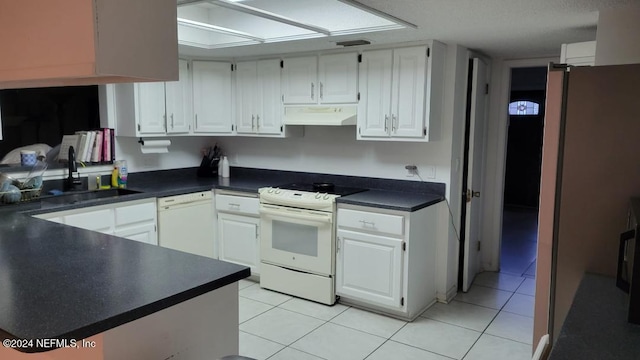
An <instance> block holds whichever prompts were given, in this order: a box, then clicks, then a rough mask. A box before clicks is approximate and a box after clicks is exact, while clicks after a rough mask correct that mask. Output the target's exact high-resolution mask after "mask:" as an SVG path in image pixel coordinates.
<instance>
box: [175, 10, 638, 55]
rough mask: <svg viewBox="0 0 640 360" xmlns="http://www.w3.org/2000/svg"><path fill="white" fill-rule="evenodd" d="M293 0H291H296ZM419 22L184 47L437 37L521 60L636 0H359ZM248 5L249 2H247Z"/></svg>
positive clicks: (592, 28) (578, 35)
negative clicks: (379, 28) (603, 12)
mask: <svg viewBox="0 0 640 360" xmlns="http://www.w3.org/2000/svg"><path fill="white" fill-rule="evenodd" d="M292 1H293V0H292ZM358 2H360V3H362V4H364V5H367V6H369V7H371V8H374V9H377V10H380V11H383V12H385V13H387V14H390V15H393V16H395V17H398V18H400V19H402V20H405V21H408V22H410V23H413V24H415V25H417V26H418V28H417V29H402V30H392V31H386V32H375V33H366V34H362V35H359V36H358V35H347V36H332V37H323V38H317V39H309V40H299V41H288V42H280V43H270V44H261V45H249V46H240V47H231V48H225V49H213V50H204V49H194V48H188V47H184V46H180V52H181V53H182V54H185V55H189V56H194V57H203V58H231V57H241V56H259V55H270V54H281V53H289V52H301V51H313V50H326V49H335V48H338V47H337V46H336V45H335V42H336V41H342V40H350V39H357V38H363V39H367V40H369V41H371V43H372V44H387V43H397V42H405V41H417V40H427V39H435V40H439V41H442V42H444V43H447V44H454V43H455V44H460V45H462V46H465V47H467V48H470V49H474V50H477V51H480V52H482V53H485V54H487V55H489V56H491V57H497V58H505V59H518V58H532V57H541V56H550V55H559V53H560V45H561V44H562V43H571V42H579V41H588V40H595V37H596V26H597V22H598V11H599V10H603V9H611V8H618V7H624V6H629V5H632V4H637V3H638V0H358ZM244 3H245V4H247V5H250V3H251V1H250V0H249V1H245V2H244Z"/></svg>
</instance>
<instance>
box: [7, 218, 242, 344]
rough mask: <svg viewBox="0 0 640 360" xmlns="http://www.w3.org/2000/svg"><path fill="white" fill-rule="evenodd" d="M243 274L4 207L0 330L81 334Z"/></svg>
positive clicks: (43, 335) (22, 334) (21, 334)
mask: <svg viewBox="0 0 640 360" xmlns="http://www.w3.org/2000/svg"><path fill="white" fill-rule="evenodd" d="M249 275H250V271H249V268H247V267H244V266H239V265H235V264H230V263H226V262H222V261H218V260H214V259H209V258H206V257H202V256H196V255H191V254H187V253H183V252H179V251H174V250H170V249H165V248H162V247H159V246H153V245H148V244H143V243H139V242H137V241H131V240H127V239H123V238H119V237H116V236H111V235H106V234H101V233H97V232H93V231H89V230H83V229H79V228H75V227H71V226H66V225H62V224H57V223H52V222H49V221H45V220H41V219H36V218H32V217H30V216H27V215H25V214H21V213H18V212H3V214H2V219H1V220H0V288H1V289H2V291H1V292H0V314H1V315H0V336H1V337H2V338H9V339H52V338H59V339H83V338H87V337H89V336H92V335H94V334H98V333H101V332H103V331H105V330H108V329H112V328H115V327H117V326H119V325H122V324H124V323H127V322H130V321H132V320H135V319H139V318H141V317H144V316H147V315H149V314H152V313H154V312H157V311H160V310H163V309H166V308H168V307H171V306H173V305H176V304H178V303H181V302H183V301H186V300H188V299H191V298H194V297H197V296H199V295H202V294H205V293H207V292H210V291H213V290H216V289H218V288H221V287H223V286H226V285H228V284H231V283H233V282H236V281H238V280H240V279H242V278H245V277H247V276H249ZM20 350H21V351H25V352H33V351H41V350H43V349H34V348H26V349H20ZM44 350H50V349H44Z"/></svg>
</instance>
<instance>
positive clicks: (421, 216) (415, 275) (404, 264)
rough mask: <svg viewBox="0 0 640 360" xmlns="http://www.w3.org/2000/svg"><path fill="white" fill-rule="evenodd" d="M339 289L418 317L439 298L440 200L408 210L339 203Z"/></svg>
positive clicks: (345, 298)
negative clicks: (417, 208) (436, 277)
mask: <svg viewBox="0 0 640 360" xmlns="http://www.w3.org/2000/svg"><path fill="white" fill-rule="evenodd" d="M337 224H338V226H337V233H336V235H337V236H336V241H337V247H336V248H337V256H336V295H339V296H340V298H341V301H342V302H345V303H348V304H352V305H359V306H362V307H365V308H370V309H373V310H375V311H379V312H384V313H387V314H390V315H392V316H396V317H399V318H402V319H408V320H413V319H415V318H416V317H417V316H419V315H420V314H421V313H422V312H423V311H424V310H425V309H426V308H428V307H429V306H431V305H432V304H433V303H434V302H435V299H436V289H435V270H436V266H435V260H436V258H435V251H436V239H435V236H436V234H437V230H436V225H437V212H436V209H435V206H431V207H426V208H424V209H420V210H418V211H415V212H403V211H397V210H387V209H380V208H372V207H363V206H356V205H348V204H338V215H337Z"/></svg>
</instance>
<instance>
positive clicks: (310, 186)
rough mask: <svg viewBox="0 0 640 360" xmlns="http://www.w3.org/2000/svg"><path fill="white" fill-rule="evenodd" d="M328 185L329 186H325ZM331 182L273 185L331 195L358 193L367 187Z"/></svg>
mask: <svg viewBox="0 0 640 360" xmlns="http://www.w3.org/2000/svg"><path fill="white" fill-rule="evenodd" d="M318 184H322V185H324V184H326V185H325V186H322V185H321V186H318ZM327 185H329V186H327ZM330 185H333V184H329V183H299V184H298V183H291V184H284V185H279V186H274V187H277V188H280V189H287V190H299V191H307V192H319V193H322V194H333V195H340V196H347V195H351V194H355V193H359V192H362V191H367V189H363V188H354V187H347V186H337V185H333V186H330Z"/></svg>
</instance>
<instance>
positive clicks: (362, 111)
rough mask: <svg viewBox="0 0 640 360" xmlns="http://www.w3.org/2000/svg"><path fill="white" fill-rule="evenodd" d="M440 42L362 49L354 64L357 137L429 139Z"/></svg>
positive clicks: (436, 109)
mask: <svg viewBox="0 0 640 360" xmlns="http://www.w3.org/2000/svg"><path fill="white" fill-rule="evenodd" d="M443 70H444V45H443V44H441V43H438V42H435V41H434V42H432V43H431V44H430V45H429V46H415V47H407V48H398V49H391V50H377V51H365V52H363V53H362V62H361V63H360V72H359V74H360V77H359V79H360V102H359V104H358V135H357V136H358V140H390V139H392V140H394V141H426V140H429V135H430V132H429V127H430V122H431V121H436V120H438V119H439V118H440V114H441V108H442V104H441V103H442V86H443Z"/></svg>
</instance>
